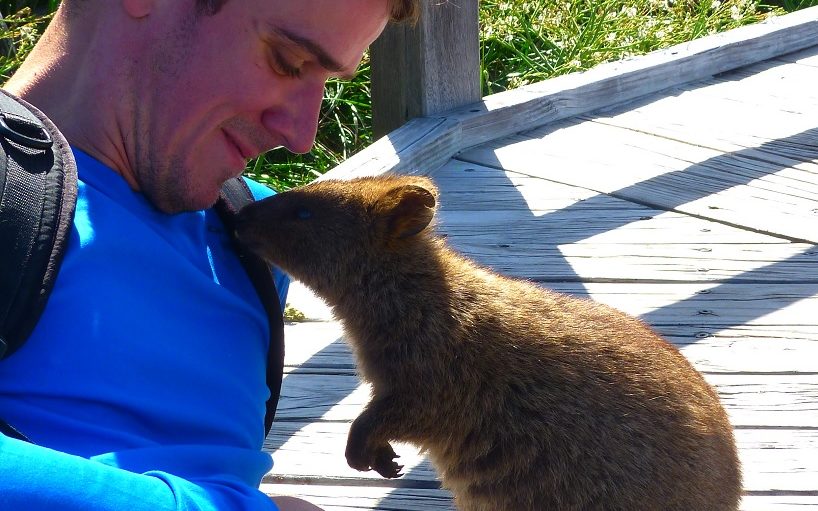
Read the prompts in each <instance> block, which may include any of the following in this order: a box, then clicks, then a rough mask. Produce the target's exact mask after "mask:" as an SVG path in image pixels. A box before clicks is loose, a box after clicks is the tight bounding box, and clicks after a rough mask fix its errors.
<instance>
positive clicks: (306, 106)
mask: <svg viewBox="0 0 818 511" xmlns="http://www.w3.org/2000/svg"><path fill="white" fill-rule="evenodd" d="M323 99H324V82H323V81H321V82H319V81H314V82H301V83H299V84H298V85H297V86H294V87H293V89H292V90H291V93H290V94H287V95H286V99H285V100H284V101H283V104H280V105H278V106H276V107H273V108H269V109H267V110H266V111H265V112H264V114H263V115H262V123H263V125H264V127H265V128H266V129H267V130H269V131H270V132H271V133H278V134H280V135H281V136H283V137H284V146H285V147H286V148H287V149H288V150H289V151H291V152H293V153H299V154H302V153H308V152H309V151H310V149H312V145H313V143H314V142H315V134H316V132H317V131H318V116H319V114H320V112H321V101H322V100H323Z"/></svg>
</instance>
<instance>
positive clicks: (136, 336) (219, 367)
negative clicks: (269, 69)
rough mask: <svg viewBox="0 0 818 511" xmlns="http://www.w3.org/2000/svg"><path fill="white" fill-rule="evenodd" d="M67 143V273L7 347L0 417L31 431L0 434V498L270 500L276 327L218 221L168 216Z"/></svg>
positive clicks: (6, 505) (202, 214)
mask: <svg viewBox="0 0 818 511" xmlns="http://www.w3.org/2000/svg"><path fill="white" fill-rule="evenodd" d="M74 152H75V157H76V159H77V167H78V172H79V190H78V200H77V209H76V213H75V217H74V226H73V230H72V232H71V235H70V241H69V244H68V248H67V251H66V253H65V258H64V260H63V264H62V267H61V270H60V273H59V275H58V277H57V280H56V282H55V285H54V289H53V291H52V294H51V296H50V299H49V301H48V304H47V306H46V309H45V311H44V313H43V315H42V317H41V319H40V321H39V323H38V324H37V327H36V328H35V330H34V332H33V334H32V335H31V337H30V338H29V339H28V341H27V342H26V343H25V344H24V345H23V347H22V348H21V349H20V350H19V351H17V352H16V353H14V354H13V355H12V356H10V357H9V358H8V359H6V360H3V361H0V418H2V419H3V420H5V421H6V422H8V423H9V424H11V425H12V426H13V427H15V428H16V429H17V430H19V431H20V432H22V433H23V434H25V435H26V436H27V437H28V438H29V439H30V440H31V441H32V444H28V443H25V442H22V441H19V440H14V439H11V438H7V437H4V436H2V435H0V509H3V510H5V509H9V510H16V509H20V510H31V511H36V510H39V509H49V510H51V509H82V510H86V511H87V510H95V509H98V510H114V509H117V510H118V509H128V510H140V509H145V510H148V509H150V510H164V509H169V510H171V509H172V510H177V509H178V510H182V509H184V510H206V509H207V510H209V509H219V510H231V509H236V510H238V509H242V510H244V509H259V510H262V509H275V506H274V505H273V504H272V502H271V501H270V500H269V499H268V498H267V497H266V496H265V495H263V494H262V493H261V492H259V491H258V490H257V487H258V484H259V482H260V480H261V477H262V476H263V475H264V473H266V472H267V471H268V470H269V469H270V467H271V466H272V460H271V459H270V456H269V455H268V454H266V453H263V452H261V445H262V442H263V439H264V414H265V401H266V400H267V397H268V395H269V391H268V389H267V386H266V379H265V375H266V371H265V363H266V360H267V356H266V354H267V346H268V339H269V327H268V323H267V318H266V315H265V313H264V310H263V307H262V305H261V303H260V301H259V299H258V297H257V295H256V293H255V290H254V288H253V286H252V283H251V282H250V280H249V279H248V277H247V275H246V273H245V272H244V270H243V268H242V266H241V263H240V262H239V260H238V258H237V257H236V256H235V254H234V252H233V251H232V249H231V248H230V242H229V238H228V236H227V233H225V232H224V229H223V226H222V223H221V221H220V220H219V218H218V216H217V214H216V213H215V212H214V211H213V210H212V209H211V210H206V211H195V212H186V213H181V214H176V215H167V214H163V213H161V212H159V211H158V210H156V209H155V208H154V207H153V206H152V205H151V204H150V203H149V202H147V200H146V199H145V198H144V196H142V195H141V194H138V193H135V192H133V191H132V190H131V189H130V188H129V187H128V185H127V184H126V182H125V181H124V180H123V179H122V178H121V177H120V176H119V175H118V174H116V173H115V172H114V171H112V170H111V169H109V168H107V167H105V166H104V165H103V164H101V163H100V162H98V161H96V160H94V159H92V158H91V157H89V156H88V155H86V154H84V153H82V152H81V151H76V150H75V151H74ZM250 185H251V188H252V190H253V193H254V194H255V195H256V196H257V197H263V196H266V195H269V194H271V193H272V192H271V191H269V190H267V189H266V188H265V187H263V186H261V185H258V184H256V183H252V182H250ZM287 282H288V281H287V279H286V277H285V276H284V275H282V274H277V279H276V284H277V287H278V290H279V294H280V297H281V303H282V304H283V303H284V301H285V300H284V299H285V297H286V290H287ZM55 502H57V503H59V505H57V506H55Z"/></svg>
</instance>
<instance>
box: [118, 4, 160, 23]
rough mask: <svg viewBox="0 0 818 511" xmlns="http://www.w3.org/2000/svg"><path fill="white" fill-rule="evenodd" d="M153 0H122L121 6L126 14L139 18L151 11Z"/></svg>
mask: <svg viewBox="0 0 818 511" xmlns="http://www.w3.org/2000/svg"><path fill="white" fill-rule="evenodd" d="M153 6H154V0H122V7H123V8H124V9H125V12H126V13H127V14H128V16H130V17H132V18H135V19H140V18H144V17H145V16H147V15H149V14H150V13H151V12H152V11H153Z"/></svg>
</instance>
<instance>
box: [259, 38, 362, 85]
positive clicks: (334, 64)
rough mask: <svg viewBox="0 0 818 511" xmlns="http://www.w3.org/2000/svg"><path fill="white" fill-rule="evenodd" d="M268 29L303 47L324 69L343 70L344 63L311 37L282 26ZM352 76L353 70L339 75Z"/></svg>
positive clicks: (349, 77)
mask: <svg viewBox="0 0 818 511" xmlns="http://www.w3.org/2000/svg"><path fill="white" fill-rule="evenodd" d="M270 31H271V32H273V33H274V34H276V35H278V36H279V37H282V38H284V39H287V40H289V41H290V42H292V43H295V44H296V45H298V46H300V47H301V48H303V49H305V50H306V51H307V52H309V53H311V54H312V55H313V56H314V57H315V58H316V60H318V63H319V64H320V65H321V67H323V68H324V69H326V70H328V71H332V72H334V73H342V72H344V65H343V64H341V63H339V62H338V61H337V60H335V59H334V58H333V57H332V56H331V55H330V54H329V52H328V51H326V50H325V49H324V48H322V47H321V45H319V44H318V43H316V42H315V41H313V40H312V39H310V38H308V37H304V36H301V35H298V34H296V33H293V32H292V31H290V30H287V29H286V28H282V27H276V26H270ZM354 76H355V74H354V72H352V73H345V74H343V75H342V76H341V78H344V79H347V80H351V79H352V78H353V77H354Z"/></svg>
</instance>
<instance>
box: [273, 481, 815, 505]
mask: <svg viewBox="0 0 818 511" xmlns="http://www.w3.org/2000/svg"><path fill="white" fill-rule="evenodd" d="M260 489H261V491H263V492H264V493H266V494H268V495H290V496H294V497H300V498H303V499H305V500H308V501H309V502H312V503H313V504H315V505H317V506H319V507H321V508H322V509H324V510H325V511H361V510H363V509H373V510H384V511H386V510H389V511H455V507H454V504H453V503H452V497H451V494H450V493H449V492H448V491H446V490H440V489H416V488H388V487H369V486H357V485H351V486H350V485H340V484H336V485H330V484H327V483H324V484H320V483H317V482H315V483H309V484H276V483H264V484H262V485H261V488H260ZM817 500H818V499H817Z"/></svg>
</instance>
